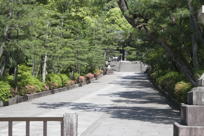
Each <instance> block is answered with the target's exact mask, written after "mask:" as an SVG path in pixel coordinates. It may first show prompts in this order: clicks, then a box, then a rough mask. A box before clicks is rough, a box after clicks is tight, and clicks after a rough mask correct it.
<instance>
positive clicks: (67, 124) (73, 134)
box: [64, 113, 78, 136]
mask: <svg viewBox="0 0 204 136" xmlns="http://www.w3.org/2000/svg"><path fill="white" fill-rule="evenodd" d="M77 130H78V115H77V114H76V113H74V114H67V113H65V114H64V136H77V135H78V134H77Z"/></svg>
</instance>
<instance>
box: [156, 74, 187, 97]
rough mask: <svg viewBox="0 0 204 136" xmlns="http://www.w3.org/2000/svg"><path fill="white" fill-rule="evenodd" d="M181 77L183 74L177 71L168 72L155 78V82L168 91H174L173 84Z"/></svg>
mask: <svg viewBox="0 0 204 136" xmlns="http://www.w3.org/2000/svg"><path fill="white" fill-rule="evenodd" d="M182 79H183V76H182V75H181V74H180V73H178V72H168V73H166V74H164V75H163V76H160V77H159V78H157V79H156V83H157V84H158V85H160V86H161V87H162V88H164V89H165V90H167V91H168V92H169V93H171V94H173V93H174V87H175V84H176V83H177V82H179V81H181V80H182Z"/></svg>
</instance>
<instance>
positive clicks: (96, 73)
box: [94, 69, 103, 78]
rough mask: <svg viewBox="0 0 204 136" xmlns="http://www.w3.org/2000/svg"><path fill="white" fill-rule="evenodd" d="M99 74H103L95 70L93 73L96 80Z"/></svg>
mask: <svg viewBox="0 0 204 136" xmlns="http://www.w3.org/2000/svg"><path fill="white" fill-rule="evenodd" d="M101 73H103V72H102V71H101V70H100V69H96V70H95V71H94V77H95V78H97V77H98V76H99V75H100V74H101Z"/></svg>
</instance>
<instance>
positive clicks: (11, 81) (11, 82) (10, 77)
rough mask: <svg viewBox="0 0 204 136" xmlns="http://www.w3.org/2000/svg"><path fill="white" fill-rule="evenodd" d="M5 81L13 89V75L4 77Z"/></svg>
mask: <svg viewBox="0 0 204 136" xmlns="http://www.w3.org/2000/svg"><path fill="white" fill-rule="evenodd" d="M5 81H7V82H8V83H9V84H10V85H11V86H12V87H14V76H13V75H7V76H6V77H5Z"/></svg>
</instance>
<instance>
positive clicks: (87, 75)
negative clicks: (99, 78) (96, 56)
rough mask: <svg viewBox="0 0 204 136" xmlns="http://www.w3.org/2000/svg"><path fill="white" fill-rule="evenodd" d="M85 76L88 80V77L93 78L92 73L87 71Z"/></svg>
mask: <svg viewBox="0 0 204 136" xmlns="http://www.w3.org/2000/svg"><path fill="white" fill-rule="evenodd" d="M85 77H86V78H87V79H88V80H90V79H93V78H94V74H92V73H88V74H86V76H85Z"/></svg>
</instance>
